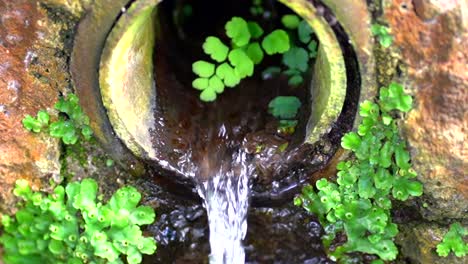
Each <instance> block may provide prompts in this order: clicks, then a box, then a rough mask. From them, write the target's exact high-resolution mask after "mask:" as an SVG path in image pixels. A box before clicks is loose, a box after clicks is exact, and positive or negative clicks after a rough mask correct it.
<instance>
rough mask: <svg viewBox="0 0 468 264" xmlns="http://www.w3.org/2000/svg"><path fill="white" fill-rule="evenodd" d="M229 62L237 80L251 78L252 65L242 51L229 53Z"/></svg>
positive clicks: (236, 50)
mask: <svg viewBox="0 0 468 264" xmlns="http://www.w3.org/2000/svg"><path fill="white" fill-rule="evenodd" d="M229 62H231V64H232V65H233V66H234V72H235V73H236V75H237V76H238V77H239V78H241V79H242V78H245V77H247V76H252V75H253V72H254V63H253V61H252V60H251V59H250V58H249V56H247V54H246V53H245V52H244V51H243V50H242V49H234V50H232V51H231V52H230V53H229Z"/></svg>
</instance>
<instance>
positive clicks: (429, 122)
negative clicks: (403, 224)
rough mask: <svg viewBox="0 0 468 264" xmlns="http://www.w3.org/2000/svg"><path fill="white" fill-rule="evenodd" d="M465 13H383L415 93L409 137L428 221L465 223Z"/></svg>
mask: <svg viewBox="0 0 468 264" xmlns="http://www.w3.org/2000/svg"><path fill="white" fill-rule="evenodd" d="M464 5H465V7H464ZM464 8H465V10H464V11H463V9H464ZM466 11H467V10H466V2H465V4H463V0H461V1H455V0H451V1H430V0H415V1H405V0H393V1H392V3H391V5H390V6H389V7H388V8H387V9H386V12H385V17H386V19H387V20H388V22H389V24H390V27H391V28H392V34H393V35H394V37H395V45H396V46H398V47H399V48H400V50H401V53H402V59H403V60H404V62H405V63H406V64H407V66H408V75H409V79H410V82H411V87H412V88H413V89H414V97H415V109H414V110H413V111H411V112H410V114H409V116H408V119H407V122H406V124H405V131H406V136H407V138H408V140H409V142H410V145H411V147H412V154H413V155H412V157H413V163H414V165H415V169H416V170H417V171H418V172H419V174H420V175H419V177H420V180H421V181H422V182H423V183H424V186H425V191H424V192H425V196H426V199H427V200H426V201H427V202H428V204H429V207H428V208H427V211H426V212H425V215H426V217H428V218H430V219H440V218H466V217H467V215H466V211H467V210H468V175H467V171H468V170H467V169H468V150H467V144H466V142H467V137H466V135H467V131H466V129H467V127H468V111H467V110H468V109H467V106H468V104H467V102H468V74H467V72H468V71H467V65H468V27H467V22H468V21H467V19H468V18H467V17H466V13H464V12H466Z"/></svg>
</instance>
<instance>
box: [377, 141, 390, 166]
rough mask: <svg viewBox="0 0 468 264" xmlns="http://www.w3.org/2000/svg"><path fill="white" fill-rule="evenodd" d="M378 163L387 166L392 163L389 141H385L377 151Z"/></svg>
mask: <svg viewBox="0 0 468 264" xmlns="http://www.w3.org/2000/svg"><path fill="white" fill-rule="evenodd" d="M379 154H380V155H379V165H380V166H381V167H383V168H388V167H390V165H392V155H393V145H392V143H391V142H390V141H387V142H385V144H384V145H383V147H382V148H381V149H380V153H379Z"/></svg>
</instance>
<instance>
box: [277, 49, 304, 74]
mask: <svg viewBox="0 0 468 264" xmlns="http://www.w3.org/2000/svg"><path fill="white" fill-rule="evenodd" d="M308 62H309V56H308V54H307V51H306V50H305V49H303V48H298V47H292V48H291V49H289V50H288V51H287V52H286V53H284V54H283V63H284V65H286V66H288V67H289V68H290V69H297V70H299V71H301V72H306V71H307V69H308V68H309V65H308Z"/></svg>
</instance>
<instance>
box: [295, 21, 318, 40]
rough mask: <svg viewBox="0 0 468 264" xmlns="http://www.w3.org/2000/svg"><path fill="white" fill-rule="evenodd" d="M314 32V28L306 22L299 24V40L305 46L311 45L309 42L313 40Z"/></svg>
mask: <svg viewBox="0 0 468 264" xmlns="http://www.w3.org/2000/svg"><path fill="white" fill-rule="evenodd" d="M313 32H314V31H313V30H312V28H311V27H310V25H309V23H308V22H307V21H305V20H302V21H301V23H299V26H298V28H297V33H298V35H299V40H300V41H301V42H302V43H304V44H307V43H309V41H310V40H311V38H312V36H311V35H312V33H313Z"/></svg>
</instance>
